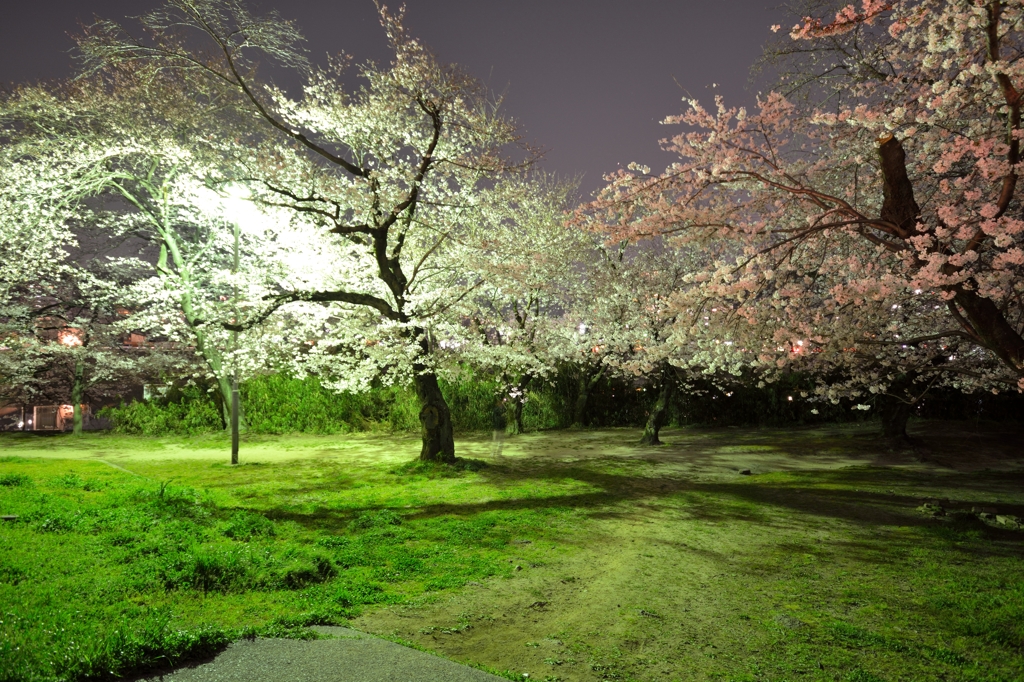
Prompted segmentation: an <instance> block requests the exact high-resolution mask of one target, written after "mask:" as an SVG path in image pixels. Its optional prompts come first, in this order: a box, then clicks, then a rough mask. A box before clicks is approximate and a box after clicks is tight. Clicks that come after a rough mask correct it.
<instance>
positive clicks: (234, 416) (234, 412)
mask: <svg viewBox="0 0 1024 682" xmlns="http://www.w3.org/2000/svg"><path fill="white" fill-rule="evenodd" d="M231 463H232V464H238V373H237V372H235V376H234V377H232V378H231Z"/></svg>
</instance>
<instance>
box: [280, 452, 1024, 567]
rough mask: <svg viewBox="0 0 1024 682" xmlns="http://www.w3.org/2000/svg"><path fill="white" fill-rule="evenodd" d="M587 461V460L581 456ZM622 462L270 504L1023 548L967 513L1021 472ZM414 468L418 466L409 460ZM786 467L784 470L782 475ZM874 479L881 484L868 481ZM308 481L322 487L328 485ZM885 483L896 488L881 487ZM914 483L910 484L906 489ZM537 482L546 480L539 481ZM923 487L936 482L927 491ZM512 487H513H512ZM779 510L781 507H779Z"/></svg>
mask: <svg viewBox="0 0 1024 682" xmlns="http://www.w3.org/2000/svg"><path fill="white" fill-rule="evenodd" d="M581 464H583V465H581ZM608 464H613V465H614V464H621V460H618V459H616V458H606V459H597V458H595V459H591V460H588V461H587V462H585V463H580V462H565V463H560V462H551V461H547V462H544V461H532V460H531V461H525V462H524V461H522V460H520V461H519V462H517V463H516V464H514V465H512V464H509V465H503V466H494V465H492V466H487V467H477V471H476V473H477V475H479V476H481V477H482V478H484V480H485V481H486V482H487V483H489V484H491V485H494V486H496V487H499V488H505V489H510V488H512V487H513V485H515V486H517V489H518V490H521V491H522V493H523V494H521V495H520V496H517V497H510V498H507V499H496V500H495V499H490V500H482V501H477V502H458V503H445V502H439V503H433V504H422V505H417V506H415V507H412V508H409V507H405V506H402V507H397V506H389V505H387V504H381V505H364V506H358V507H351V508H345V509H337V508H333V509H319V510H315V511H312V512H293V511H287V510H280V509H275V510H270V511H268V512H264V513H266V514H267V515H268V516H270V517H271V518H274V519H281V520H290V521H295V522H297V523H300V524H302V525H304V526H307V527H311V528H315V529H317V530H321V531H328V532H337V531H340V530H343V529H344V528H346V527H347V526H348V524H349V523H350V522H351V520H352V519H354V518H355V517H357V516H358V515H359V514H361V513H364V512H367V511H379V510H382V509H391V510H392V511H395V512H396V513H399V514H401V515H402V517H403V518H405V519H408V520H410V521H412V520H417V519H431V518H437V517H443V516H455V517H472V516H475V515H477V514H483V513H488V512H517V511H542V510H552V511H557V510H563V511H577V512H578V511H583V512H585V513H586V514H587V516H588V517H590V518H595V519H622V518H630V517H632V518H635V517H637V516H638V515H643V514H644V513H645V512H652V513H661V512H665V511H672V512H676V513H679V514H682V515H683V518H686V519H697V520H701V521H707V522H713V523H714V522H728V521H739V522H747V523H751V524H756V525H757V527H758V528H759V529H762V530H768V529H770V528H772V527H782V526H792V525H793V524H807V523H811V524H815V523H820V522H822V521H827V520H832V521H841V522H845V523H849V524H853V525H855V526H858V527H861V528H864V529H871V528H882V527H913V528H924V529H931V530H934V531H935V532H937V533H938V534H939V535H944V536H945V537H946V539H948V540H953V541H954V542H953V547H952V549H954V550H956V551H964V552H970V553H973V554H977V553H978V552H979V551H982V552H986V553H991V554H992V555H1001V556H1005V555H1017V554H1020V553H1021V551H1022V549H1024V532H1018V531H1012V530H1004V529H1000V528H995V527H992V526H989V525H986V524H985V523H983V522H981V521H980V520H978V519H976V518H974V517H971V516H969V515H968V514H967V513H966V512H968V511H969V510H970V509H971V508H972V507H975V506H978V507H989V506H992V504H993V503H992V502H991V495H992V494H993V493H995V494H999V493H1004V494H1019V491H1020V490H1021V489H1022V488H1024V472H1001V473H993V472H979V473H972V474H949V473H934V472H920V471H907V470H900V469H892V468H858V469H845V470H836V471H827V472H821V471H817V472H795V473H785V474H771V475H767V476H752V477H746V476H744V477H739V476H737V479H738V480H736V481H735V482H730V481H728V480H724V481H723V480H718V481H706V480H705V481H702V480H695V479H693V478H686V477H681V476H658V475H657V472H656V469H657V467H656V466H655V467H654V468H655V471H654V472H651V473H653V475H630V474H624V473H609V472H607V471H600V470H599V469H600V468H601V466H602V465H608ZM409 468H410V469H414V468H415V467H409ZM780 477H783V478H782V480H779V478H780ZM530 481H536V482H538V483H563V482H566V481H572V482H578V483H584V484H587V485H588V486H590V487H591V488H594V489H595V490H592V491H588V492H580V493H570V494H551V495H538V496H529V494H528V491H529V482H530ZM861 486H863V487H870V488H874V489H862V488H861ZM329 487H330V486H329V485H328V484H326V482H325V485H324V486H322V487H318V486H306V487H304V489H309V490H311V491H315V490H317V489H318V488H319V489H320V490H327V489H329ZM885 488H888V489H889V490H888V491H886V490H883V489H885ZM907 489H910V490H913V492H912V493H908V492H907ZM537 490H538V491H543V490H544V486H543V485H538V486H537ZM922 491H934V494H923V492H922ZM510 492H511V491H510ZM951 494H952V496H954V497H955V500H954V501H953V502H948V503H945V504H946V507H947V509H951V510H963V511H964V512H965V513H964V514H962V515H958V516H957V517H956V518H953V519H942V520H938V519H933V518H930V517H928V516H926V515H924V514H922V513H921V512H919V511H917V508H918V507H919V506H920V505H921V504H922V503H923V502H924V501H925V500H927V499H936V498H939V499H941V498H944V497H946V496H949V495H951ZM999 511H1000V513H1008V514H1014V515H1018V516H1024V505H1022V504H1012V505H1011V504H1004V503H1000V504H999ZM780 512H781V513H780ZM969 536H974V537H983V538H985V539H986V540H989V541H992V542H990V543H989V544H988V545H987V546H986V548H984V549H981V548H979V547H978V546H977V545H976V543H971V546H970V547H968V546H964V547H957V545H956V542H955V541H956V540H957V539H969ZM847 544H848V545H849V546H848V547H847V548H846V549H847V550H849V551H850V552H852V553H855V554H861V555H862V558H864V560H865V561H869V562H883V561H885V560H886V558H885V555H884V552H881V551H880V550H879V549H878V547H877V546H876V545H873V544H871V543H870V542H866V543H863V544H860V545H859V546H857V545H858V543H847Z"/></svg>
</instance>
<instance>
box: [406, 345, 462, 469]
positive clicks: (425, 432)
mask: <svg viewBox="0 0 1024 682" xmlns="http://www.w3.org/2000/svg"><path fill="white" fill-rule="evenodd" d="M413 370H414V371H415V379H414V384H415V386H416V396H417V397H418V398H419V400H420V425H421V426H422V432H421V434H422V437H423V447H422V449H421V450H420V459H421V460H423V461H425V462H445V463H448V464H451V463H452V462H454V461H455V438H454V436H453V434H452V415H451V411H450V410H449V409H448V403H447V402H445V399H444V396H443V395H442V394H441V387H440V386H438V384H437V375H436V374H434V373H433V372H432V371H426V372H424V370H425V368H424V367H423V366H422V365H414V366H413Z"/></svg>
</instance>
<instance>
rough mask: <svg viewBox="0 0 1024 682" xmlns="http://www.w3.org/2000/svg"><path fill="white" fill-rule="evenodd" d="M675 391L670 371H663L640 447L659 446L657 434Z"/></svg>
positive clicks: (665, 417)
mask: <svg viewBox="0 0 1024 682" xmlns="http://www.w3.org/2000/svg"><path fill="white" fill-rule="evenodd" d="M674 391H675V381H674V380H673V378H672V376H671V370H665V371H664V372H663V373H662V377H661V388H660V389H659V390H658V400H657V401H656V402H655V403H654V407H653V408H651V414H650V416H648V417H647V424H646V425H645V426H644V435H642V436H641V437H640V444H641V445H661V440H659V438H658V432H659V431H661V427H662V426H664V425H665V421H666V420H667V419H668V406H669V403H671V401H672V394H673V392H674Z"/></svg>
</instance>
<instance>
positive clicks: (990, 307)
mask: <svg viewBox="0 0 1024 682" xmlns="http://www.w3.org/2000/svg"><path fill="white" fill-rule="evenodd" d="M879 143H880V144H879V147H878V155H879V160H880V164H881V170H882V198H883V200H882V209H881V217H882V219H883V220H886V221H889V222H890V223H892V224H894V225H895V226H896V227H897V231H898V234H899V237H900V238H902V239H908V238H910V237H911V236H913V235H914V234H916V230H917V228H916V224H917V221H918V220H919V219H920V214H921V209H920V207H918V205H917V201H916V200H915V199H914V187H913V184H912V183H911V182H910V178H909V177H908V176H907V155H906V152H905V151H904V149H903V144H902V143H901V142H900V141H899V140H897V139H896V138H895V137H893V136H892V135H886V136H885V137H883V138H881V139H880V140H879ZM1015 179H1016V178H1014V180H1015ZM1011 189H1012V186H1011ZM956 271H957V268H956V267H955V266H952V265H948V264H947V265H946V266H945V268H944V273H945V274H948V275H952V274H955V273H956ZM950 293H952V294H954V299H953V301H954V302H955V305H954V306H953V307H954V310H953V312H954V313H955V316H956V317H957V321H958V322H959V323H960V325H961V326H962V327H963V328H964V330H965V331H966V332H967V333H968V334H971V335H972V336H975V337H977V338H978V339H979V340H980V341H981V343H982V345H984V346H986V347H987V348H989V349H990V350H991V351H992V352H993V353H995V354H996V356H997V357H998V358H999V359H1000V360H1001V361H1002V362H1003V364H1005V365H1006V366H1007V367H1009V368H1010V369H1011V370H1013V371H1014V372H1016V373H1017V374H1018V375H1024V337H1022V336H1021V335H1020V333H1019V332H1018V331H1017V330H1016V328H1014V326H1013V325H1012V324H1011V323H1010V322H1009V321H1008V320H1007V319H1006V313H1005V312H1004V311H1003V310H1000V309H999V306H998V305H996V303H995V302H994V301H992V300H991V299H988V298H985V297H984V296H981V295H979V294H978V293H977V292H976V291H973V290H970V289H964V288H962V287H956V288H951V289H950ZM957 306H958V307H959V308H960V309H962V310H963V316H960V314H959V312H958V311H956V310H955V308H956V307H957Z"/></svg>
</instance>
